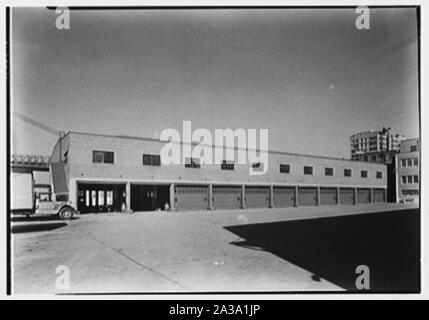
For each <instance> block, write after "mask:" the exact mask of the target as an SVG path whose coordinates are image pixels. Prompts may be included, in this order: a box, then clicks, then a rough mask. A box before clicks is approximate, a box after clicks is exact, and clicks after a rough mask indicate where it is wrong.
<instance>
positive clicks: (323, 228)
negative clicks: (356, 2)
mask: <svg viewBox="0 0 429 320" xmlns="http://www.w3.org/2000/svg"><path fill="white" fill-rule="evenodd" d="M224 228H225V229H226V230H228V231H230V232H232V233H235V234H236V235H238V236H240V237H241V238H242V239H243V241H237V242H232V243H231V244H233V245H236V246H240V247H244V248H247V249H251V250H255V249H256V250H265V251H268V252H271V253H273V254H275V255H277V256H278V257H280V258H282V259H284V260H286V261H288V262H290V263H293V264H295V265H297V266H299V267H301V268H304V269H306V270H307V271H309V272H311V273H313V276H312V279H313V281H320V278H323V279H325V280H327V281H330V282H331V283H334V284H336V285H338V286H340V287H342V288H344V289H346V290H350V291H358V290H357V289H356V286H355V281H356V277H357V276H358V274H356V273H355V270H356V267H357V266H358V265H367V266H368V267H369V269H370V290H371V291H388V292H418V291H419V290H420V215H419V209H412V210H403V211H396V212H377V213H371V214H359V215H351V216H341V217H330V218H320V219H310V220H298V221H282V222H272V223H261V224H247V225H235V226H227V227H224ZM360 292H361V291H360Z"/></svg>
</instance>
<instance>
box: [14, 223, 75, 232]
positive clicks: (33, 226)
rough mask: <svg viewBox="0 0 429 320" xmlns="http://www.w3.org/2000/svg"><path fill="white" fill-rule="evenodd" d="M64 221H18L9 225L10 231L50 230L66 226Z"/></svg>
mask: <svg viewBox="0 0 429 320" xmlns="http://www.w3.org/2000/svg"><path fill="white" fill-rule="evenodd" d="M66 225H67V223H66V222H52V223H20V224H15V225H12V226H11V231H12V233H26V232H40V231H51V230H54V229H58V228H62V227H64V226H66Z"/></svg>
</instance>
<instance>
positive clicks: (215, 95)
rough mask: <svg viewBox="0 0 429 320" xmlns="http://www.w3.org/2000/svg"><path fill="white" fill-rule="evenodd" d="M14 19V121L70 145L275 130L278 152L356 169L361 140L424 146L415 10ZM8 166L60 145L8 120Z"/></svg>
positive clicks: (22, 15) (17, 15)
mask: <svg viewBox="0 0 429 320" xmlns="http://www.w3.org/2000/svg"><path fill="white" fill-rule="evenodd" d="M57 16H58V14H56V13H55V11H51V10H48V9H46V8H18V9H17V8H15V9H13V11H12V35H11V38H12V111H16V112H18V113H20V114H23V115H25V116H27V117H30V118H32V119H35V120H37V121H40V122H42V123H44V124H46V125H48V126H51V127H54V128H56V129H58V130H64V131H84V132H93V133H102V134H121V135H135V136H144V137H158V135H159V133H160V132H161V131H162V130H163V129H165V128H176V129H178V130H179V132H181V128H182V122H183V121H184V120H191V121H192V127H193V129H197V128H200V127H203V128H207V129H209V130H213V132H214V129H216V128H233V129H234V128H244V129H248V128H256V129H258V128H267V129H269V148H270V149H272V150H279V151H286V152H295V153H306V154H316V155H325V156H334V157H346V158H349V157H350V145H349V144H350V142H349V137H350V135H352V134H353V133H356V132H360V131H364V130H369V129H376V130H377V129H381V128H382V127H383V126H390V127H392V129H393V132H394V133H401V134H404V135H405V136H406V137H417V136H418V133H419V131H418V121H419V112H418V72H417V45H418V44H417V20H416V19H417V18H416V12H415V9H371V11H370V30H358V29H357V28H356V27H355V20H356V17H357V14H356V13H355V10H354V9H347V10H346V9H341V10H339V9H335V10H326V9H325V10H320V9H319V10H315V9H312V10H308V9H306V10H297V9H295V10H290V9H283V10H278V9H277V10H268V9H264V10H224V11H222V10H180V11H177V10H161V11H159V10H158V11H125V10H122V11H113V10H112V11H72V12H71V13H70V26H71V28H70V30H57V29H56V27H55V20H56V18H57ZM12 127H13V130H12V131H13V132H12V139H13V141H12V152H13V153H36V154H46V155H49V154H50V153H51V151H52V148H53V146H54V144H55V142H56V137H55V136H54V135H52V134H49V133H46V132H44V131H42V130H40V129H37V128H34V127H31V126H30V125H28V124H27V123H25V122H23V121H22V120H20V119H16V118H12Z"/></svg>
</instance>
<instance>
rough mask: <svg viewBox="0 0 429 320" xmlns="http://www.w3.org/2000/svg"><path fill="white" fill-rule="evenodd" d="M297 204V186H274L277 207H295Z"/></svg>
mask: <svg viewBox="0 0 429 320" xmlns="http://www.w3.org/2000/svg"><path fill="white" fill-rule="evenodd" d="M294 204H295V188H286V187H284V188H282V187H274V206H275V207H276V208H285V207H293V206H294Z"/></svg>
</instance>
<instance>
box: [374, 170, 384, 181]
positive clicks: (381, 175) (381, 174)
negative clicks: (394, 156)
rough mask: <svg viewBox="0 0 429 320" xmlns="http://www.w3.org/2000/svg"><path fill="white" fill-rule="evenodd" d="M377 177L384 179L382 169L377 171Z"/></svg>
mask: <svg viewBox="0 0 429 320" xmlns="http://www.w3.org/2000/svg"><path fill="white" fill-rule="evenodd" d="M376 178H377V179H383V172H381V171H377V172H376Z"/></svg>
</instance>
